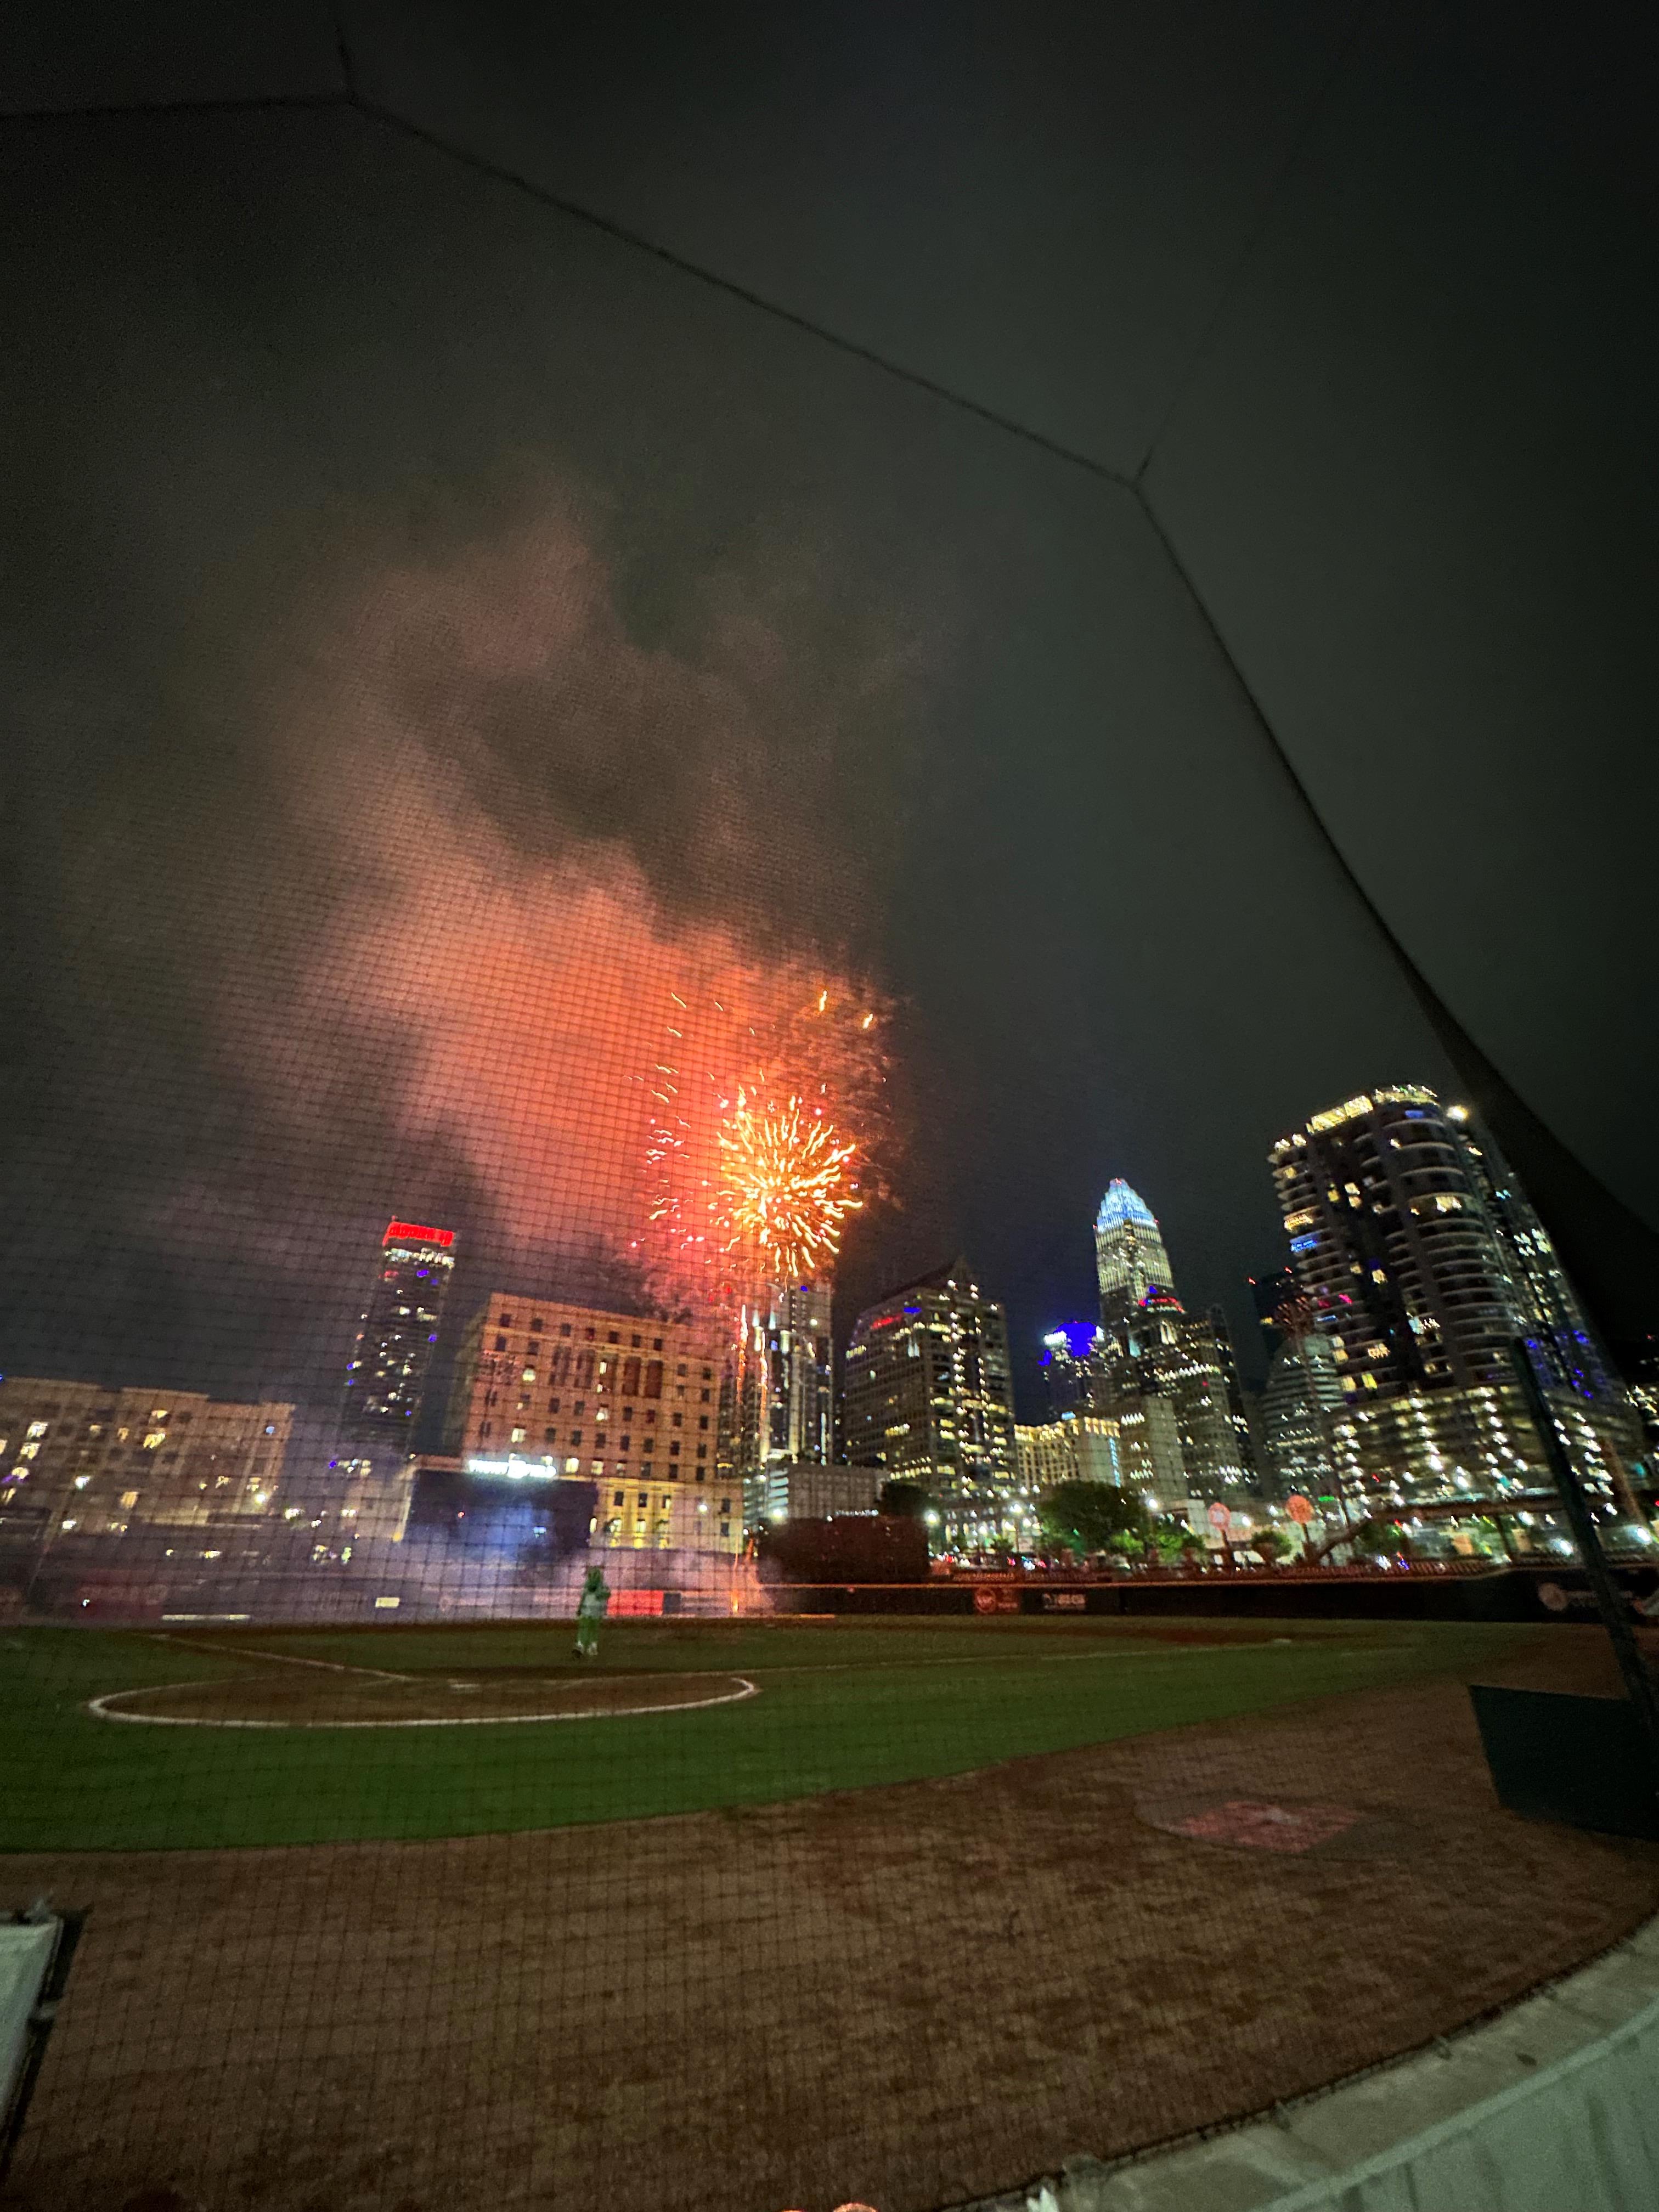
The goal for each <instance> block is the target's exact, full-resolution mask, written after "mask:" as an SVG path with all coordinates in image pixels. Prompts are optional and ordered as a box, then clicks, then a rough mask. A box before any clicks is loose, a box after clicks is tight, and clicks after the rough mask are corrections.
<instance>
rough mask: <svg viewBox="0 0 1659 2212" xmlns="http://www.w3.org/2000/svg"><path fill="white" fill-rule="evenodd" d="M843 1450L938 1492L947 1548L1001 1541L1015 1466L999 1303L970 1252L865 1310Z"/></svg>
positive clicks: (854, 1350) (853, 1351) (848, 1385)
mask: <svg viewBox="0 0 1659 2212" xmlns="http://www.w3.org/2000/svg"><path fill="white" fill-rule="evenodd" d="M842 1456H843V1457H844V1458H845V1459H846V1460H847V1462H848V1463H849V1464H852V1465H859V1466H868V1467H880V1468H885V1469H886V1471H887V1473H888V1474H889V1475H890V1476H896V1477H902V1478H903V1479H905V1480H909V1481H914V1482H919V1483H921V1484H922V1485H923V1486H925V1487H926V1488H927V1489H928V1490H929V1491H931V1492H932V1493H933V1497H934V1498H935V1499H936V1500H937V1502H938V1505H939V1513H940V1516H941V1527H942V1538H943V1541H944V1542H945V1545H946V1546H947V1547H949V1548H952V1549H954V1548H957V1547H967V1548H980V1547H983V1546H985V1545H987V1544H990V1543H994V1542H995V1541H999V1532H1000V1530H1001V1528H1002V1525H1003V1522H1004V1518H1005V1509H1006V1504H1007V1500H1008V1497H1009V1494H1010V1492H1011V1490H1012V1486H1013V1485H1014V1483H1015V1480H1016V1475H1017V1468H1016V1458H1015V1447H1014V1401H1013V1386H1012V1378H1011V1373H1010V1367H1009V1360H1008V1329H1007V1323H1006V1320H1005V1318H1004V1315H1003V1310H1002V1308H1001V1307H1000V1305H998V1304H996V1302H995V1301H994V1299H991V1298H987V1297H985V1296H984V1295H983V1294H982V1293H981V1290H980V1287H979V1285H978V1284H977V1283H976V1282H975V1280H974V1278H973V1273H972V1271H971V1269H970V1268H969V1266H968V1264H967V1262H966V1261H965V1260H957V1261H955V1262H954V1263H953V1264H952V1265H951V1266H950V1267H940V1268H939V1269H938V1270H937V1271H936V1272H935V1273H933V1274H931V1275H924V1276H922V1277H921V1279H919V1280H918V1281H916V1282H914V1283H909V1284H907V1285H904V1286H903V1287H902V1289H900V1290H896V1291H892V1292H890V1295H889V1296H888V1297H884V1298H883V1299H881V1300H880V1301H879V1302H878V1304H875V1305H873V1306H871V1307H870V1308H868V1309H867V1310H866V1311H865V1312H863V1313H861V1314H860V1316H859V1317H858V1320H857V1322H855V1323H854V1328H853V1335H852V1340H851V1342H850V1343H849V1345H848V1350H847V1366H846V1371H845V1379H844V1381H843V1383H842Z"/></svg>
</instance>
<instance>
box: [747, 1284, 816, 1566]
mask: <svg viewBox="0 0 1659 2212" xmlns="http://www.w3.org/2000/svg"><path fill="white" fill-rule="evenodd" d="M830 1299H831V1288H830V1285H829V1283H827V1282H817V1283H795V1284H781V1283H773V1284H768V1285H766V1286H765V1287H764V1288H763V1290H762V1291H760V1293H759V1295H758V1296H757V1297H755V1298H753V1299H751V1300H750V1301H748V1302H747V1303H746V1304H744V1308H743V1310H742V1312H741V1314H740V1316H739V1317H738V1347H737V1353H738V1357H737V1371H736V1376H735V1416H736V1436H735V1442H736V1445H737V1454H738V1468H739V1471H740V1474H741V1476H742V1479H743V1481H744V1492H745V1496H746V1498H747V1499H748V1504H747V1507H746V1509H745V1510H746V1511H747V1513H748V1516H749V1518H750V1523H751V1525H752V1523H753V1522H756V1521H757V1520H759V1519H760V1518H761V1516H762V1515H763V1512H764V1511H765V1510H766V1509H765V1504H764V1499H765V1497H766V1495H767V1492H766V1483H767V1476H768V1470H769V1469H770V1468H779V1467H801V1466H810V1467H829V1466H830V1465H831V1464H833V1462H834V1460H835V1380H834V1364H833V1351H832V1346H831V1340H830V1334H829V1322H830Z"/></svg>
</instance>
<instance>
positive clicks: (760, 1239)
mask: <svg viewBox="0 0 1659 2212" xmlns="http://www.w3.org/2000/svg"><path fill="white" fill-rule="evenodd" d="M857 1155H858V1146H857V1145H856V1144H854V1143H853V1142H852V1140H851V1139H848V1138H845V1137H843V1136H842V1134H841V1133H840V1131H839V1130H838V1129H837V1128H836V1125H835V1123H834V1122H833V1121H828V1120H826V1119H825V1117H824V1116H823V1114H822V1113H815V1112H810V1111H808V1110H807V1109H805V1108H803V1106H802V1104H801V1102H800V1100H799V1098H790V1099H788V1100H787V1101H786V1102H785V1103H784V1104H782V1105H781V1106H768V1105H766V1104H763V1103H757V1102H752V1101H751V1100H750V1098H749V1097H747V1096H746V1094H745V1093H744V1091H742V1090H739V1091H738V1098H737V1104H736V1105H735V1107H734V1108H733V1109H732V1112H731V1114H730V1115H728V1116H727V1118H726V1121H725V1122H724V1123H723V1124H722V1125H721V1127H720V1182H719V1185H718V1187H717V1188H716V1190H715V1193H714V1204H713V1206H712V1209H711V1212H712V1216H713V1220H714V1227H715V1230H716V1232H717V1233H718V1234H719V1236H720V1249H722V1250H723V1251H724V1252H726V1253H727V1254H729V1255H732V1257H733V1258H735V1259H741V1258H743V1257H745V1256H752V1259H753V1261H754V1263H755V1271H756V1272H757V1273H759V1274H760V1275H761V1276H763V1278H764V1279H766V1280H767V1281H768V1282H775V1283H799V1282H811V1281H815V1280H816V1279H817V1278H818V1277H820V1276H822V1275H825V1274H828V1273H829V1270H830V1268H831V1267H834V1265H835V1261H836V1253H837V1252H838V1251H839V1250H840V1249H841V1232H842V1223H843V1222H844V1221H845V1220H846V1218H847V1217H848V1214H849V1213H855V1212H858V1210H859V1208H860V1206H862V1205H863V1203H864V1201H863V1200H862V1199H861V1198H860V1196H859V1195H858V1185H857V1183H856V1182H854V1180H853V1178H852V1174H851V1168H852V1164H853V1162H854V1159H855V1158H857Z"/></svg>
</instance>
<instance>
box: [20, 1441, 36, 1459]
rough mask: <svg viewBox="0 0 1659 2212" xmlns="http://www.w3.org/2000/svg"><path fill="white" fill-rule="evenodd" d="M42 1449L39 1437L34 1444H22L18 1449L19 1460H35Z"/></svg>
mask: <svg viewBox="0 0 1659 2212" xmlns="http://www.w3.org/2000/svg"><path fill="white" fill-rule="evenodd" d="M39 1450H40V1439H39V1438H38V1437H37V1438H36V1440H35V1441H34V1443H32V1444H20V1445H19V1446H18V1447H17V1456H18V1458H19V1459H33V1457H34V1456H35V1455H36V1453H38V1452H39Z"/></svg>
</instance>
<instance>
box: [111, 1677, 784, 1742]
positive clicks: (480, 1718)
mask: <svg viewBox="0 0 1659 2212" xmlns="http://www.w3.org/2000/svg"><path fill="white" fill-rule="evenodd" d="M316 1663H318V1664H321V1663H322V1662H316ZM396 1679H398V1680H413V1679H415V1678H413V1677H410V1676H399V1677H397V1678H396ZM726 1679H727V1680H729V1681H733V1682H736V1683H737V1684H738V1687H737V1688H736V1689H735V1690H726V1691H723V1692H721V1694H720V1696H719V1697H717V1698H684V1699H676V1700H674V1701H673V1702H671V1703H670V1704H668V1705H612V1706H611V1707H610V1708H609V1709H608V1710H606V1711H598V1712H591V1713H456V1714H454V1715H453V1716H447V1715H446V1716H436V1717H433V1718H431V1719H428V1720H411V1721H389V1720H388V1721H224V1720H214V1719H211V1718H210V1717H207V1716H205V1715H204V1716H203V1717H200V1718H194V1717H188V1716H186V1715H185V1714H182V1713H126V1712H117V1711H114V1710H113V1708H114V1705H115V1702H116V1700H117V1699H118V1698H153V1697H155V1696H157V1695H158V1694H159V1693H160V1692H162V1691H164V1690H178V1689H191V1688H202V1689H209V1688H212V1689H219V1688H222V1686H223V1685H222V1684H221V1683H217V1682H215V1683H200V1684H195V1683H180V1682H155V1683H152V1684H151V1685H150V1686H149V1688H148V1689H143V1690H111V1691H109V1692H106V1695H105V1696H103V1697H101V1698H90V1699H88V1701H87V1711H88V1712H89V1713H91V1714H93V1715H94V1717H95V1718H97V1719H99V1720H100V1721H133V1722H137V1723H140V1724H141V1725H142V1726H143V1727H145V1728H216V1729H416V1728H515V1727H518V1726H519V1725H520V1724H521V1723H525V1722H528V1721H623V1720H632V1719H635V1718H637V1717H639V1716H640V1715H641V1714H644V1713H696V1712H702V1711H703V1710H704V1709H705V1708H706V1707H708V1706H709V1705H741V1704H742V1702H743V1700H744V1699H745V1698H757V1697H758V1696H759V1695H760V1685H759V1683H758V1682H751V1681H750V1680H749V1677H748V1676H747V1675H746V1674H732V1675H728V1676H727V1678H726Z"/></svg>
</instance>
